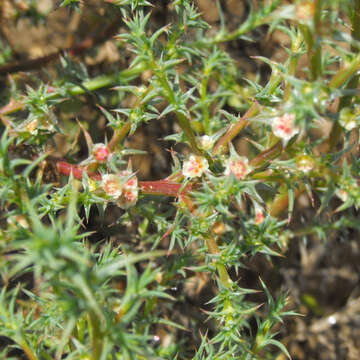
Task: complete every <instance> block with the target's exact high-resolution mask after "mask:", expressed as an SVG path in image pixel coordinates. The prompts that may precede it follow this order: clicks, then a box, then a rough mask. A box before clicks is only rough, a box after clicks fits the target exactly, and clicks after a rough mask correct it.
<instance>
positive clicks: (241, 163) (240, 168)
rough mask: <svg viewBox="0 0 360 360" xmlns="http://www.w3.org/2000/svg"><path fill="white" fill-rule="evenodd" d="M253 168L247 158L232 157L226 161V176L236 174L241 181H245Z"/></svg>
mask: <svg viewBox="0 0 360 360" xmlns="http://www.w3.org/2000/svg"><path fill="white" fill-rule="evenodd" d="M250 171H251V167H250V165H249V160H248V159H247V158H246V157H245V156H237V157H230V158H229V159H228V160H227V161H226V169H225V172H224V174H225V175H230V174H234V175H235V177H236V178H237V179H239V180H241V179H243V178H244V177H245V176H246V175H247V174H248V173H249V172H250Z"/></svg>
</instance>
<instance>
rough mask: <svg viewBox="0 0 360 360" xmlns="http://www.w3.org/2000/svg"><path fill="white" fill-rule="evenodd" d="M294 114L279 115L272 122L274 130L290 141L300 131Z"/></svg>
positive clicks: (276, 134) (279, 135)
mask: <svg viewBox="0 0 360 360" xmlns="http://www.w3.org/2000/svg"><path fill="white" fill-rule="evenodd" d="M294 121H295V115H294V114H284V115H283V116H277V117H276V118H275V119H274V120H273V123H272V131H273V133H274V134H275V136H277V137H278V138H280V139H283V140H284V141H289V140H290V139H291V138H292V137H293V136H294V135H296V134H297V133H298V132H299V129H298V128H296V127H295V124H294Z"/></svg>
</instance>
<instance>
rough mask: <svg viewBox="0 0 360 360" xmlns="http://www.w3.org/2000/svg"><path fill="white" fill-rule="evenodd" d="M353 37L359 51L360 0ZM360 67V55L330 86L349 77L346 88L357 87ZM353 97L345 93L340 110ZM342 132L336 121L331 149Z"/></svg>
mask: <svg viewBox="0 0 360 360" xmlns="http://www.w3.org/2000/svg"><path fill="white" fill-rule="evenodd" d="M352 38H353V40H355V41H354V43H353V44H352V45H351V51H352V52H354V53H356V52H359V47H358V45H357V42H358V41H360V0H355V9H354V16H353V19H352ZM359 69H360V56H359V55H358V56H357V57H356V58H355V59H354V61H353V62H352V63H351V64H350V65H349V66H348V67H346V68H344V69H342V70H340V71H339V72H338V73H337V74H336V75H335V76H334V77H333V78H332V80H331V81H330V84H329V85H330V87H334V88H338V87H339V86H341V85H342V84H343V83H345V82H346V81H347V80H348V79H349V78H350V80H349V82H348V83H347V85H346V89H356V88H357V86H358V83H359V75H356V72H357V71H358V70H359ZM352 98H353V94H349V95H344V96H343V97H342V98H341V99H340V102H339V107H338V112H340V110H341V109H343V108H345V107H347V106H350V105H351V101H352ZM341 134H342V129H341V126H340V124H339V121H336V122H335V123H334V125H333V127H332V129H331V132H330V136H329V148H330V151H334V150H335V147H336V145H337V144H338V142H339V139H340V137H341Z"/></svg>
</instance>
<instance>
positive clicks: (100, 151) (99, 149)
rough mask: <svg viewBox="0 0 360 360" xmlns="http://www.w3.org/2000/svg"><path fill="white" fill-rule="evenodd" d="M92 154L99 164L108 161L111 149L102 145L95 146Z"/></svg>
mask: <svg viewBox="0 0 360 360" xmlns="http://www.w3.org/2000/svg"><path fill="white" fill-rule="evenodd" d="M92 153H93V156H94V158H95V160H96V161H98V162H104V161H106V160H107V159H108V158H109V156H110V155H111V152H110V149H109V148H108V147H107V146H106V145H105V144H102V143H99V144H94V147H93V151H92Z"/></svg>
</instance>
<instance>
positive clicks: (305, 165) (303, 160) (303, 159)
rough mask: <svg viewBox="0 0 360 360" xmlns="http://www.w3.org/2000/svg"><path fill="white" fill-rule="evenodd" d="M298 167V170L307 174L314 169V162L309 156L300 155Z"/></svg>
mask: <svg viewBox="0 0 360 360" xmlns="http://www.w3.org/2000/svg"><path fill="white" fill-rule="evenodd" d="M296 167H297V168H298V170H300V171H303V172H304V173H307V172H309V171H311V170H312V169H313V168H314V160H313V158H312V157H311V156H309V155H305V154H304V155H299V156H298V157H297V158H296Z"/></svg>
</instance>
